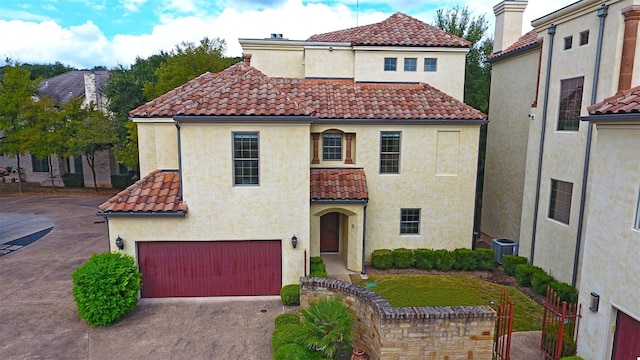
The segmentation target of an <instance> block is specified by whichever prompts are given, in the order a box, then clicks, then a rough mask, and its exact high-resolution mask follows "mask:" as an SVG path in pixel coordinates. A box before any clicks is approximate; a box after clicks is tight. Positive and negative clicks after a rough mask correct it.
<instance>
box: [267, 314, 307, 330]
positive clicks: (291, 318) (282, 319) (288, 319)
mask: <svg viewBox="0 0 640 360" xmlns="http://www.w3.org/2000/svg"><path fill="white" fill-rule="evenodd" d="M300 323H301V322H300V315H299V314H296V313H284V314H280V315H278V316H276V318H275V319H273V326H274V327H275V328H276V329H277V328H279V327H280V326H282V325H285V324H298V325H300Z"/></svg>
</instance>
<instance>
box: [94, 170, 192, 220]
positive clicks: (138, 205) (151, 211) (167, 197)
mask: <svg viewBox="0 0 640 360" xmlns="http://www.w3.org/2000/svg"><path fill="white" fill-rule="evenodd" d="M179 195H180V176H179V175H178V171H177V170H155V171H153V172H152V173H150V174H149V175H147V176H145V177H144V178H142V179H140V180H139V181H137V182H136V183H135V184H133V185H131V186H129V187H128V188H126V189H124V190H122V191H120V192H119V193H118V194H116V195H115V196H113V197H112V198H111V199H109V200H107V201H106V202H105V203H103V204H102V205H100V206H99V207H98V209H99V210H100V211H99V212H98V215H102V216H112V215H158V214H162V215H176V216H184V215H185V214H186V213H187V205H186V204H185V203H183V201H182V199H179Z"/></svg>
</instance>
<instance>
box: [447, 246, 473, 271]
mask: <svg viewBox="0 0 640 360" xmlns="http://www.w3.org/2000/svg"><path fill="white" fill-rule="evenodd" d="M453 258H454V262H453V268H454V269H456V270H475V269H476V255H475V252H474V251H473V250H471V249H455V250H453Z"/></svg>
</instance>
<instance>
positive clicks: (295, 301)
mask: <svg viewBox="0 0 640 360" xmlns="http://www.w3.org/2000/svg"><path fill="white" fill-rule="evenodd" d="M280 299H282V305H285V306H297V305H300V284H290V285H285V286H283V287H282V289H280Z"/></svg>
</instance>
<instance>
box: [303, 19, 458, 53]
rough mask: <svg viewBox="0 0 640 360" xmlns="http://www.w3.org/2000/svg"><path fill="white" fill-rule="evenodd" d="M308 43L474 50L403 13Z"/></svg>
mask: <svg viewBox="0 0 640 360" xmlns="http://www.w3.org/2000/svg"><path fill="white" fill-rule="evenodd" d="M307 41H327V42H334V41H335V42H349V43H351V45H354V46H356V45H361V46H362V45H364V46H367V45H368V46H444V47H465V48H468V47H471V43H470V42H469V41H467V40H464V39H462V38H460V37H457V36H455V35H453V34H450V33H448V32H446V31H444V30H440V29H439V28H437V27H435V26H433V25H429V24H427V23H425V22H422V21H420V20H418V19H416V18H413V17H411V16H409V15H406V14H403V13H401V12H397V13H395V14H393V15H391V17H389V18H388V19H386V20H383V21H381V22H379V23H375V24H370V25H364V26H358V27H354V28H350V29H345V30H338V31H333V32H328V33H324V34H316V35H313V36H311V37H310V38H309V39H307Z"/></svg>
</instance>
